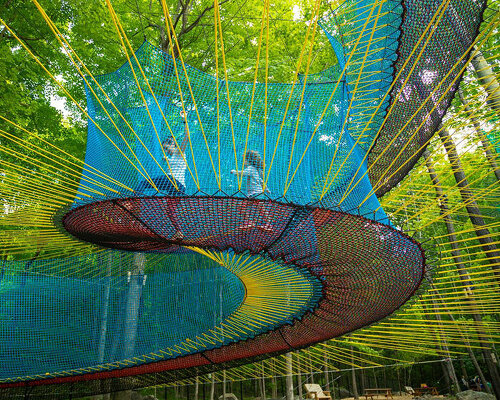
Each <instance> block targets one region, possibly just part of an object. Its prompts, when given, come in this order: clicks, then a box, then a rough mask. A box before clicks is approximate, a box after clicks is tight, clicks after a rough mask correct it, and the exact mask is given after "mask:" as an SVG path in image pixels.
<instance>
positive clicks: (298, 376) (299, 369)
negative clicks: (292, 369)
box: [297, 351, 302, 400]
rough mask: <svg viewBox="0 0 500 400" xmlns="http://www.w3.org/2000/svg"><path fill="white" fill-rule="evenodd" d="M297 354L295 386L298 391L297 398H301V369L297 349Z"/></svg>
mask: <svg viewBox="0 0 500 400" xmlns="http://www.w3.org/2000/svg"><path fill="white" fill-rule="evenodd" d="M297 354H299V356H298V357H297V371H298V375H297V386H298V391H299V399H300V400H302V369H301V367H300V353H299V352H298V351H297Z"/></svg>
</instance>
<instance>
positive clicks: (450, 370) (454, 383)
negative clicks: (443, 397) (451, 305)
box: [431, 297, 460, 394]
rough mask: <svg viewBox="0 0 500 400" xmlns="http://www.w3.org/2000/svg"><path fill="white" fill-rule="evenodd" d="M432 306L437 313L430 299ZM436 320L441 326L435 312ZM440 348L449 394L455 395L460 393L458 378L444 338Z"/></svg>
mask: <svg viewBox="0 0 500 400" xmlns="http://www.w3.org/2000/svg"><path fill="white" fill-rule="evenodd" d="M431 299H432V304H433V306H434V308H435V309H436V311H438V306H437V305H436V303H435V301H434V298H433V297H432V298H431ZM436 319H437V320H438V324H439V326H443V324H442V322H441V321H442V320H441V315H440V314H439V312H436ZM441 347H442V349H443V351H444V352H445V354H446V360H444V367H445V368H446V372H447V375H448V377H449V379H450V380H451V385H450V387H451V391H450V392H451V393H452V394H457V392H460V384H459V383H458V378H457V373H456V372H455V367H454V366H453V361H452V360H451V356H450V350H449V348H448V342H447V341H446V338H445V337H443V338H442V341H441Z"/></svg>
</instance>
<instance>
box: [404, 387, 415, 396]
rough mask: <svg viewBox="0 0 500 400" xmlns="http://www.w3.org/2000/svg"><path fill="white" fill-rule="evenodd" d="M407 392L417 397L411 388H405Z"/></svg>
mask: <svg viewBox="0 0 500 400" xmlns="http://www.w3.org/2000/svg"><path fill="white" fill-rule="evenodd" d="M405 391H406V393H408V394H409V395H410V396H415V391H414V390H413V388H412V387H411V386H405Z"/></svg>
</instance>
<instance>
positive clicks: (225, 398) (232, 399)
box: [219, 393, 238, 400]
mask: <svg viewBox="0 0 500 400" xmlns="http://www.w3.org/2000/svg"><path fill="white" fill-rule="evenodd" d="M219 400H238V398H237V397H236V395H235V394H234V393H226V394H225V395H222V396H219Z"/></svg>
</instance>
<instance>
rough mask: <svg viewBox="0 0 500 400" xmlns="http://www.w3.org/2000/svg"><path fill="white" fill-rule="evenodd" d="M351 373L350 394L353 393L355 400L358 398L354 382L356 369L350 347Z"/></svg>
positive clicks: (356, 385) (356, 386)
mask: <svg viewBox="0 0 500 400" xmlns="http://www.w3.org/2000/svg"><path fill="white" fill-rule="evenodd" d="M351 363H352V367H351V375H352V394H353V395H354V398H355V399H356V400H359V394H358V384H357V382H356V370H355V369H354V356H353V350H352V347H351Z"/></svg>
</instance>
